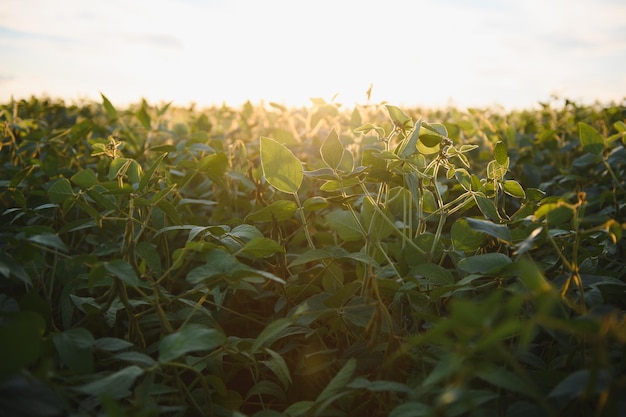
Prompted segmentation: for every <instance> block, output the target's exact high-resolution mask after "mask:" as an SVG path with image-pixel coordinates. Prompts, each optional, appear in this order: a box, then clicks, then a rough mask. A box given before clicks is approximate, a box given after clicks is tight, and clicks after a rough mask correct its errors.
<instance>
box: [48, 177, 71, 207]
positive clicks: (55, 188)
mask: <svg viewBox="0 0 626 417" xmlns="http://www.w3.org/2000/svg"><path fill="white" fill-rule="evenodd" d="M73 196H74V191H73V190H72V185H71V184H70V181H69V180H68V179H66V178H62V179H60V180H57V181H56V182H55V183H54V184H52V186H51V187H50V188H48V197H49V198H50V201H52V202H53V203H54V204H63V203H64V202H65V200H67V199H68V198H71V197H73Z"/></svg>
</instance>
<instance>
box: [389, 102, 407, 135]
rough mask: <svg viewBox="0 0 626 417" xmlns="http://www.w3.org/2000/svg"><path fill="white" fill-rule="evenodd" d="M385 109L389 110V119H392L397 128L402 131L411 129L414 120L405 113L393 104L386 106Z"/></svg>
mask: <svg viewBox="0 0 626 417" xmlns="http://www.w3.org/2000/svg"><path fill="white" fill-rule="evenodd" d="M385 108H386V109H387V112H388V113H389V117H390V118H391V121H392V122H393V124H394V125H395V126H397V127H399V128H400V129H402V130H407V129H410V128H411V122H412V119H411V118H410V117H409V116H407V114H406V113H405V112H403V111H402V110H400V108H399V107H396V106H392V105H391V104H386V105H385Z"/></svg>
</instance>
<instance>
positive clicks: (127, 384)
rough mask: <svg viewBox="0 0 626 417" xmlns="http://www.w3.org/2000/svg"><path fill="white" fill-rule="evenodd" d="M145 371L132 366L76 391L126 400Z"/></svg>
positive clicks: (80, 387)
mask: <svg viewBox="0 0 626 417" xmlns="http://www.w3.org/2000/svg"><path fill="white" fill-rule="evenodd" d="M143 372H144V371H143V369H141V368H140V367H138V366H135V365H132V366H129V367H127V368H123V369H121V370H119V371H117V372H115V373H113V374H111V375H108V376H106V377H104V378H99V379H96V380H95V381H93V382H90V383H88V384H85V385H82V386H79V387H77V388H75V390H76V391H78V392H81V393H83V394H89V395H93V396H107V397H110V398H114V399H120V398H126V397H128V396H129V395H130V394H131V392H130V388H131V387H132V386H133V384H134V383H135V380H136V379H137V378H138V377H140V376H141V375H142V374H143Z"/></svg>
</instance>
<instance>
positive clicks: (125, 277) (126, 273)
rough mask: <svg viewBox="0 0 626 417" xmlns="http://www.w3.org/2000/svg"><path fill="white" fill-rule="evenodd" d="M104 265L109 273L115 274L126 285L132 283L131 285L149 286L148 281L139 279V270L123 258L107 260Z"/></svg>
mask: <svg viewBox="0 0 626 417" xmlns="http://www.w3.org/2000/svg"><path fill="white" fill-rule="evenodd" d="M104 267H105V268H106V270H107V271H108V272H109V273H111V274H113V275H115V276H116V277H117V278H119V280H120V281H122V282H123V283H124V284H126V285H130V286H131V287H143V288H148V287H149V286H148V284H147V283H145V282H143V281H141V280H140V279H139V277H138V276H137V272H135V270H134V269H133V267H132V266H131V265H130V264H129V263H128V262H126V261H125V260H123V259H115V260H113V261H109V262H105V263H104Z"/></svg>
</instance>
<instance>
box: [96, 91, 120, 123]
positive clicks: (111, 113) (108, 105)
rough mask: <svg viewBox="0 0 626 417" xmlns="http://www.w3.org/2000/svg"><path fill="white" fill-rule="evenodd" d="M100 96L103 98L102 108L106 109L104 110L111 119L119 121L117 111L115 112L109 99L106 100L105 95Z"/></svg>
mask: <svg viewBox="0 0 626 417" xmlns="http://www.w3.org/2000/svg"><path fill="white" fill-rule="evenodd" d="M100 96H101V97H102V107H104V110H105V111H106V112H107V114H108V115H109V117H110V118H111V119H117V110H115V107H113V104H111V102H110V101H109V99H108V98H106V96H105V95H104V94H102V93H100Z"/></svg>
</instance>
